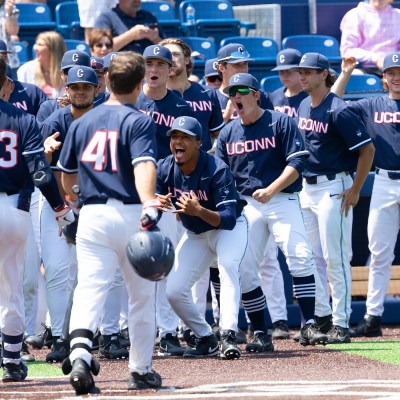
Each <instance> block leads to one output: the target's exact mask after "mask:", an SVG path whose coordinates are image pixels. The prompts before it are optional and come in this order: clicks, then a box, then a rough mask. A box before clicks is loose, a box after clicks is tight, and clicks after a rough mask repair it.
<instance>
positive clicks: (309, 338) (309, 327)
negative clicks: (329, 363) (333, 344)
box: [299, 323, 328, 346]
mask: <svg viewBox="0 0 400 400" xmlns="http://www.w3.org/2000/svg"><path fill="white" fill-rule="evenodd" d="M299 343H300V344H301V345H303V346H309V345H311V346H315V345H316V344H322V345H324V346H325V345H326V344H327V343H328V337H327V336H326V335H325V334H323V333H321V332H320V330H319V329H318V325H317V324H311V323H310V324H305V325H304V326H303V327H302V328H301V331H300V339H299Z"/></svg>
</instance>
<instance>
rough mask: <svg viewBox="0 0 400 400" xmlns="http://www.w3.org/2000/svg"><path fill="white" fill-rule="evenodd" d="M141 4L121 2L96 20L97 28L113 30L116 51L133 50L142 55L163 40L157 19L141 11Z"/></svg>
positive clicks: (138, 1)
mask: <svg viewBox="0 0 400 400" xmlns="http://www.w3.org/2000/svg"><path fill="white" fill-rule="evenodd" d="M140 3H141V0H120V1H119V4H118V5H117V6H116V7H115V8H113V9H112V10H110V11H106V12H103V13H102V14H100V16H99V17H98V18H97V19H96V22H95V24H94V27H95V28H98V29H110V30H111V33H112V35H113V39H114V47H113V50H114V51H122V50H132V51H135V52H136V53H140V54H142V53H143V51H144V49H145V48H146V47H147V46H151V45H152V44H156V43H158V42H159V41H160V40H161V39H162V37H163V35H162V33H161V31H160V30H159V28H158V21H157V18H156V17H155V16H154V15H153V14H152V13H150V12H148V11H145V10H141V9H140Z"/></svg>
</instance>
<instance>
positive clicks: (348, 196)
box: [337, 188, 360, 217]
mask: <svg viewBox="0 0 400 400" xmlns="http://www.w3.org/2000/svg"><path fill="white" fill-rule="evenodd" d="M337 198H338V199H343V202H342V206H341V207H340V212H341V213H342V214H343V213H344V216H345V217H347V215H348V214H349V210H350V207H355V206H356V205H357V203H358V200H359V199H360V193H359V192H355V191H353V190H351V188H350V189H346V190H344V191H343V192H341V193H340V194H339V195H338V197H337Z"/></svg>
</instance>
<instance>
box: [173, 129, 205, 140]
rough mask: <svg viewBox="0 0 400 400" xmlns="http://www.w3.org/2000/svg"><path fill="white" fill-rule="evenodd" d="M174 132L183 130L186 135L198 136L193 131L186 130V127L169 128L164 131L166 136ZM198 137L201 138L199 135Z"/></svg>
mask: <svg viewBox="0 0 400 400" xmlns="http://www.w3.org/2000/svg"><path fill="white" fill-rule="evenodd" d="M174 132H183V133H186V134H187V135H189V136H193V137H196V136H198V135H196V134H195V133H193V132H191V131H188V130H186V129H170V130H169V131H168V132H167V133H166V135H167V136H171V135H172V134H173V133H174ZM200 139H201V137H200Z"/></svg>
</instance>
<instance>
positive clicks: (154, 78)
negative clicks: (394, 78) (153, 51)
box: [150, 76, 158, 81]
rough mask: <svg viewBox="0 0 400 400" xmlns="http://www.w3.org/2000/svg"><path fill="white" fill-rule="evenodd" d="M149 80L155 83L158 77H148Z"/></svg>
mask: <svg viewBox="0 0 400 400" xmlns="http://www.w3.org/2000/svg"><path fill="white" fill-rule="evenodd" d="M150 79H151V80H152V81H156V80H157V79H158V76H152V77H150Z"/></svg>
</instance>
